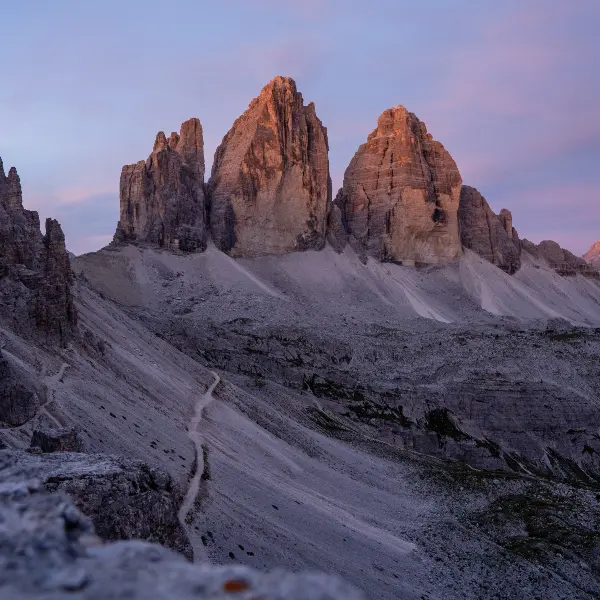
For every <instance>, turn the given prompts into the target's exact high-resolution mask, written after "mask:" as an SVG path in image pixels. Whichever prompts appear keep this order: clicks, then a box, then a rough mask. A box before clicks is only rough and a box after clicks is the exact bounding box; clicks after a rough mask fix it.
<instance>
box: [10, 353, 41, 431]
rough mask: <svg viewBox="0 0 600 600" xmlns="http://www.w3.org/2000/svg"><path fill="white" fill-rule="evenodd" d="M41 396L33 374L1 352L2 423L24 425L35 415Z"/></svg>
mask: <svg viewBox="0 0 600 600" xmlns="http://www.w3.org/2000/svg"><path fill="white" fill-rule="evenodd" d="M39 398H40V396H39V390H37V389H36V387H35V384H34V382H33V381H32V378H31V376H30V375H29V374H28V373H26V372H24V371H23V370H22V369H21V368H20V367H19V365H18V364H11V363H10V362H9V361H8V360H7V359H6V357H5V356H4V355H3V354H2V353H1V352H0V423H5V424H6V425H8V426H10V427H17V426H19V425H23V424H24V423H26V422H27V421H29V420H30V419H32V418H33V417H34V416H35V414H36V411H37V409H38V406H39V404H40V401H39Z"/></svg>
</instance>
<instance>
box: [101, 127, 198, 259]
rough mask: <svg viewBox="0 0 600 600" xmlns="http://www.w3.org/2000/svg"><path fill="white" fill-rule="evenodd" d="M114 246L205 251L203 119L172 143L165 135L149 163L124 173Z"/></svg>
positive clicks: (159, 138)
mask: <svg viewBox="0 0 600 600" xmlns="http://www.w3.org/2000/svg"><path fill="white" fill-rule="evenodd" d="M120 205H121V206H120V218H119V223H118V224H117V231H116V233H115V236H114V239H113V244H115V245H122V244H134V243H135V244H148V245H151V246H157V247H159V248H166V249H172V250H182V251H185V252H193V251H197V250H199V251H202V250H205V249H206V238H207V232H206V202H205V194H204V140H203V134H202V125H201V124H200V121H199V120H198V119H190V120H188V121H186V122H185V123H183V124H182V125H181V131H180V133H179V134H177V133H175V132H174V133H171V135H170V136H169V138H167V137H166V136H165V134H164V133H163V132H162V131H160V132H159V133H158V134H157V136H156V140H155V142H154V148H153V150H152V153H151V154H150V156H149V157H148V159H147V160H146V161H145V162H144V161H140V162H138V163H136V164H134V165H127V166H125V167H123V171H122V173H121V183H120Z"/></svg>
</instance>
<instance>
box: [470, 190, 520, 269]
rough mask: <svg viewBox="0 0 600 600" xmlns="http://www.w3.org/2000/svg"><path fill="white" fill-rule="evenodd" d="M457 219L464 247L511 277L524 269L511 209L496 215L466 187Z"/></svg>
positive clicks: (481, 197) (483, 199) (482, 198)
mask: <svg viewBox="0 0 600 600" xmlns="http://www.w3.org/2000/svg"><path fill="white" fill-rule="evenodd" d="M458 216H459V221H460V239H461V242H462V245H463V246H464V247H465V248H469V249H470V250H473V251H474V252H476V253H477V254H479V255H480V256H482V257H483V258H485V259H486V260H488V261H489V262H491V263H493V264H495V265H496V266H498V267H500V268H501V269H503V270H504V271H506V272H507V273H510V274H511V275H512V274H513V273H515V272H516V271H517V270H518V269H519V268H520V267H521V251H520V242H518V241H517V240H518V234H517V233H516V230H515V229H513V226H512V214H511V213H510V211H509V210H507V209H505V208H503V209H502V210H501V211H500V214H499V215H496V214H495V213H494V211H493V210H492V209H491V208H490V206H489V204H488V203H487V201H486V199H485V198H484V197H483V196H482V195H481V194H480V193H479V192H478V191H477V190H476V189H475V188H472V187H469V186H467V185H463V186H462V189H461V193H460V205H459V209H458ZM515 242H516V243H517V244H519V247H518V246H517V245H516V243H515Z"/></svg>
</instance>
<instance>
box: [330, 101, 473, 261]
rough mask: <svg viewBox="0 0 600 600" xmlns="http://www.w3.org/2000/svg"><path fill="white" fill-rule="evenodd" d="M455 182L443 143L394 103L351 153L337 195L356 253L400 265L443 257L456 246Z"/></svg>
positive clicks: (453, 167) (446, 258)
mask: <svg viewBox="0 0 600 600" xmlns="http://www.w3.org/2000/svg"><path fill="white" fill-rule="evenodd" d="M461 184H462V181H461V177H460V174H459V172H458V169H457V167H456V163H455V162H454V160H453V159H452V157H451V156H450V154H449V153H448V152H447V151H446V150H445V148H444V147H443V146H442V144H440V143H439V142H436V141H434V140H433V138H432V136H431V135H430V134H429V133H427V128H426V127H425V124H424V123H422V122H421V121H419V119H417V117H416V116H415V115H414V114H412V113H409V112H408V111H407V110H406V109H405V108H404V107H402V106H397V107H396V108H391V109H388V110H386V111H385V112H384V113H383V114H382V115H381V116H380V117H379V120H378V122H377V128H376V129H375V130H374V131H373V132H372V133H371V134H370V135H369V137H368V138H367V142H366V143H365V144H363V145H362V146H360V148H359V149H358V151H357V152H356V154H355V155H354V158H353V159H352V161H351V162H350V165H349V166H348V168H347V169H346V173H345V175H344V185H343V188H342V189H341V190H340V193H339V194H338V198H337V203H338V205H339V207H340V210H341V213H342V218H343V222H344V224H345V225H346V228H347V231H348V233H349V234H350V235H351V238H350V241H351V243H353V244H354V245H355V247H356V248H357V249H358V250H359V251H360V252H361V253H363V254H366V255H369V256H372V257H374V258H376V259H378V260H382V261H394V262H400V263H402V264H406V265H414V264H415V263H425V264H437V263H444V262H448V261H451V260H453V259H455V258H456V257H458V256H459V255H460V254H461V243H460V236H459V230H458V205H459V196H460V190H461Z"/></svg>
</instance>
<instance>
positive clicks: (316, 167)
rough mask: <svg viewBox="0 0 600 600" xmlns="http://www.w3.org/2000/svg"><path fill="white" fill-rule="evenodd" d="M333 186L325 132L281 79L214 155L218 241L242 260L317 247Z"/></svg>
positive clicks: (213, 218)
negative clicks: (243, 258)
mask: <svg viewBox="0 0 600 600" xmlns="http://www.w3.org/2000/svg"><path fill="white" fill-rule="evenodd" d="M330 188H331V184H330V178H329V159H328V141H327V130H326V129H325V127H323V125H322V123H321V121H320V120H319V119H318V118H317V115H316V113H315V106H314V104H312V103H311V104H309V105H308V106H304V103H303V99H302V95H301V94H300V93H299V92H298V91H297V89H296V84H295V83H294V81H293V80H292V79H289V78H286V77H276V78H275V79H274V80H273V81H271V82H270V83H269V84H268V85H267V86H266V87H265V88H264V89H263V90H262V92H261V93H260V96H258V98H255V99H254V100H253V101H252V102H251V103H250V106H249V107H248V110H247V111H246V112H245V113H244V114H243V115H242V116H241V117H240V118H239V119H237V121H236V122H235V123H234V124H233V127H232V128H231V130H230V131H229V133H228V134H227V135H226V136H225V138H224V139H223V142H222V143H221V145H220V146H219V147H218V148H217V151H216V153H215V160H214V165H213V168H212V174H211V178H210V181H209V183H208V193H209V203H210V225H211V231H212V236H213V239H214V241H215V243H216V244H217V246H218V247H219V248H220V249H221V250H223V251H225V252H227V253H229V254H231V255H232V256H239V257H244V256H245V257H252V256H260V255H268V254H283V253H287V252H293V251H298V250H308V249H320V248H322V247H323V245H324V243H325V225H326V223H325V222H326V217H327V206H328V204H327V202H328V200H329V199H330V197H331V189H330Z"/></svg>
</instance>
